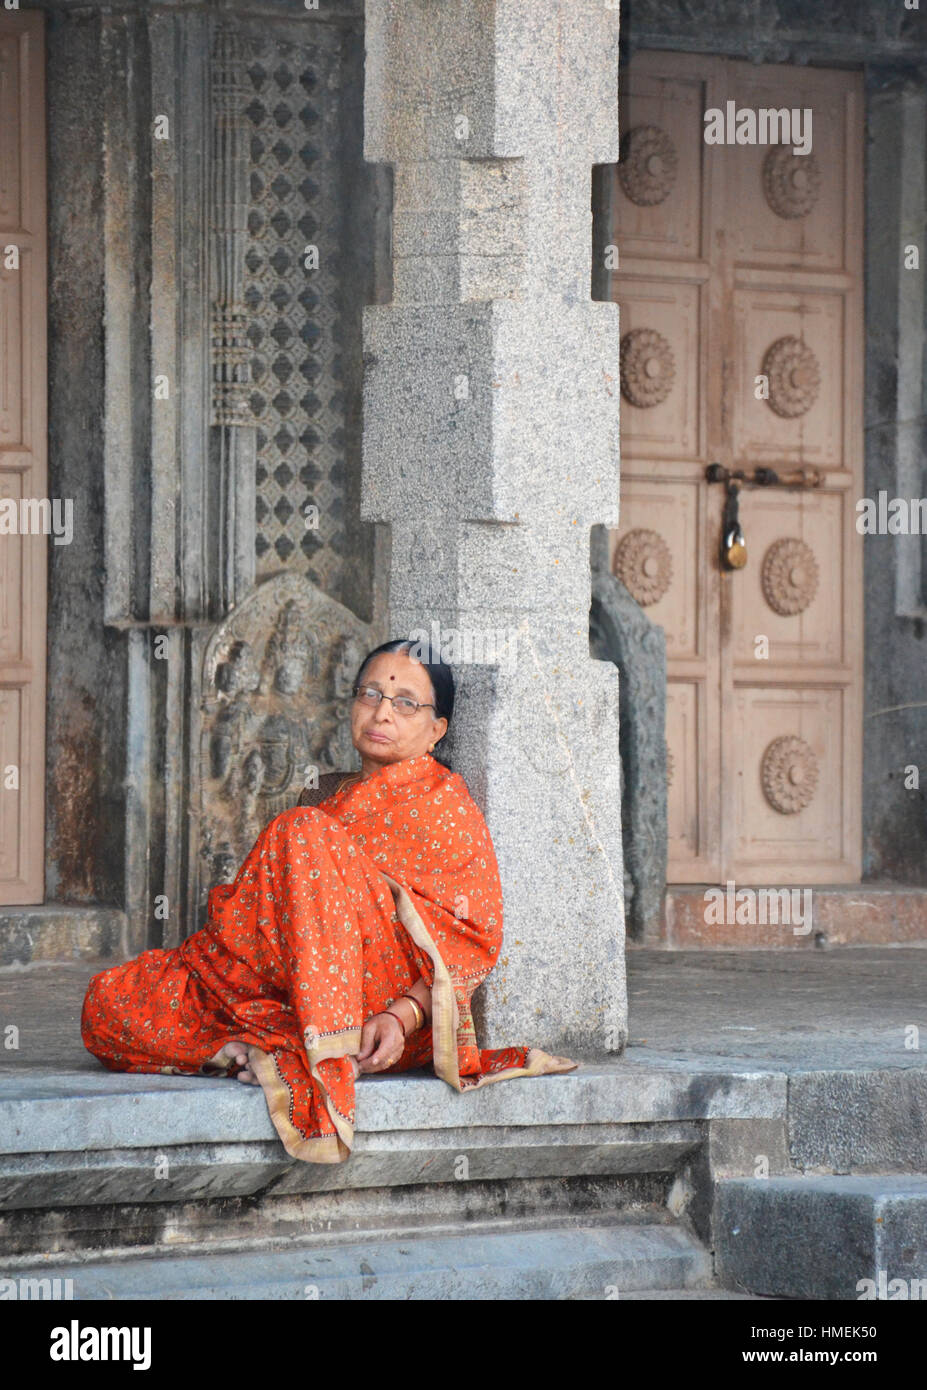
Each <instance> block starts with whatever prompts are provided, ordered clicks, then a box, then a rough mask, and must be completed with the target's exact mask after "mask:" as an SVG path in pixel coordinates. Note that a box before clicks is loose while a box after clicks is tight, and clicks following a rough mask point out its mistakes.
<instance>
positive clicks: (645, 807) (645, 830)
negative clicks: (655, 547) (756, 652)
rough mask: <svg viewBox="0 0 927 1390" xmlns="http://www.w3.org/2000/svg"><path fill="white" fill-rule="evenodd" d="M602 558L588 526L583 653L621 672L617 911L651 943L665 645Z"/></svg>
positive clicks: (661, 855)
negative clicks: (621, 872)
mask: <svg viewBox="0 0 927 1390" xmlns="http://www.w3.org/2000/svg"><path fill="white" fill-rule="evenodd" d="M608 551H609V540H608V529H607V527H605V526H593V528H592V550H591V558H592V606H591V608H590V613H589V651H590V654H591V655H592V656H594V657H597V658H598V659H599V660H600V661H613V662H614V663H615V665H616V666H617V667H618V669H619V671H620V673H621V684H620V733H619V751H620V754H621V769H622V797H621V825H622V834H623V840H624V866H625V880H624V896H625V912H626V916H627V922H628V932H629V935H630V936H631V937H632V938H633V939H634V940H637V941H641V940H656V939H657V938H658V936H659V934H660V930H661V926H662V910H663V891H664V889H665V887H666V860H667V822H666V786H667V745H666V734H665V729H666V638H665V636H664V633H663V629H662V628H661V627H658V626H657V625H656V623H652V622H651V621H650V619H649V618H648V617H647V615H646V613H644V611H643V609H642V608H641V607H640V606H639V605H638V604H637V603H636V602H635V600H634V599H633V598H632V597H631V595H630V594H629V593H628V590H627V589H626V588H625V586H624V584H623V583H622V582H621V580H620V579H618V578H617V577H616V576H615V575H613V574H612V573H611V571H610V568H609V559H608ZM616 814H617V808H616Z"/></svg>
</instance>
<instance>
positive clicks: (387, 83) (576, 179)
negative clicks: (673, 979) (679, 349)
mask: <svg viewBox="0 0 927 1390" xmlns="http://www.w3.org/2000/svg"><path fill="white" fill-rule="evenodd" d="M617 78H618V13H617V10H616V9H613V8H610V7H608V6H606V5H605V4H604V3H603V0H549V3H544V4H539V3H538V0H443V3H441V4H440V5H436V4H434V3H433V0H367V80H366V93H365V155H366V157H367V159H369V160H371V161H380V162H385V163H390V164H392V165H393V167H394V190H395V195H394V196H395V204H394V216H393V260H394V264H393V270H394V299H393V303H392V304H390V305H375V306H371V307H369V308H368V309H367V310H366V312H365V320H364V345H365V364H366V379H365V395H364V479H363V507H364V511H363V515H364V516H365V518H367V519H370V520H376V521H384V522H388V523H389V524H390V526H391V532H392V547H391V562H390V564H391V568H390V618H391V622H390V628H391V632H392V634H393V635H409V634H410V633H414V632H416V631H418V630H421V629H425V630H426V631H427V632H428V633H429V635H430V634H431V633H432V631H433V629H432V624H435V625H436V627H435V628H434V632H435V633H436V634H437V635H439V636H440V638H441V640H442V642H443V644H444V650H443V654H444V655H445V657H446V659H449V660H450V661H451V662H452V664H454V665H455V667H456V670H457V673H458V675H459V678H460V680H459V689H460V694H459V703H458V709H457V712H456V714H455V719H454V727H453V738H452V740H451V742H450V752H451V760H452V765H453V767H454V769H455V770H456V771H459V772H460V773H461V775H462V776H463V777H464V778H465V779H466V781H467V783H468V785H469V786H470V789H471V791H472V792H473V794H474V795H475V796H476V798H477V800H478V801H479V802H480V804H481V805H482V807H483V809H484V811H485V814H486V817H487V820H488V823H489V827H490V830H491V832H492V835H493V840H494V843H495V847H496V851H497V855H498V859H499V865H500V871H501V875H502V882H503V888H504V893H505V942H504V945H503V949H502V953H501V956H500V959H499V962H498V964H497V966H496V969H495V970H494V972H493V974H492V976H491V977H490V980H489V982H488V983H487V986H486V987H485V989H484V990H483V991H481V995H482V1010H481V1014H480V1013H479V1012H478V1017H477V1022H478V1026H479V1027H480V1037H481V1042H482V1043H483V1044H484V1045H487V1046H497V1045H502V1044H505V1043H507V1042H511V1043H518V1042H536V1043H538V1044H540V1045H541V1046H544V1047H548V1048H553V1049H555V1050H562V1051H566V1050H569V1049H573V1050H574V1051H579V1052H585V1053H587V1054H588V1053H590V1052H596V1051H620V1050H621V1049H622V1048H623V1046H624V1043H625V1039H626V1003H625V979H624V955H623V947H624V909H623V899H622V857H621V830H620V824H621V818H620V766H619V751H618V674H617V671H616V670H615V668H614V667H613V666H612V665H611V664H610V663H606V662H599V661H595V660H593V659H591V658H590V655H589V608H590V589H591V576H590V529H591V527H592V526H593V525H594V524H596V523H605V524H607V525H615V524H617V521H618V401H619V387H618V376H619V373H618V310H617V307H616V306H615V305H614V304H610V303H603V302H593V301H592V300H591V298H590V281H591V243H592V231H591V213H590V189H591V174H592V166H593V165H594V164H596V163H608V162H614V161H615V160H617V158H618V105H617V97H618V91H617ZM478 999H479V996H478Z"/></svg>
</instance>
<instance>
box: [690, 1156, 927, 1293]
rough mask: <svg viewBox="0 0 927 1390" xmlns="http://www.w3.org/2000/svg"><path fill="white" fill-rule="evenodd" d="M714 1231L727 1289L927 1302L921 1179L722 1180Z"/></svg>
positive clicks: (926, 1192)
mask: <svg viewBox="0 0 927 1390" xmlns="http://www.w3.org/2000/svg"><path fill="white" fill-rule="evenodd" d="M923 1152H924V1151H923V1143H922V1148H921V1154H922V1159H923ZM713 1229H714V1240H715V1259H716V1264H717V1272H718V1278H719V1280H720V1282H721V1283H722V1284H724V1285H725V1286H726V1287H730V1288H742V1289H746V1290H749V1291H750V1292H752V1293H758V1294H766V1295H771V1296H775V1297H779V1298H809V1299H810V1298H814V1299H859V1298H860V1297H861V1296H862V1295H864V1294H868V1295H869V1296H871V1297H873V1298H881V1299H886V1298H888V1299H891V1298H898V1299H904V1298H909V1299H910V1298H916V1299H920V1300H924V1299H927V1176H925V1175H915V1174H905V1175H899V1174H893V1175H891V1176H879V1175H875V1176H873V1175H866V1176H859V1175H852V1176H823V1177H818V1176H814V1177H777V1178H765V1179H761V1178H724V1179H722V1180H721V1181H719V1182H718V1184H717V1186H716V1189H715V1210H714V1227H713ZM863 1281H870V1282H869V1283H864V1282H863ZM896 1281H897V1282H896Z"/></svg>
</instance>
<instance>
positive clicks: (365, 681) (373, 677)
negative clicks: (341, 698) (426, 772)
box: [351, 651, 447, 775]
mask: <svg viewBox="0 0 927 1390" xmlns="http://www.w3.org/2000/svg"><path fill="white" fill-rule="evenodd" d="M360 683H361V685H372V686H375V687H376V688H377V689H378V690H382V691H383V693H384V695H408V696H409V698H410V699H412V700H420V701H422V702H424V703H425V704H427V706H428V707H427V709H420V710H418V711H417V712H416V713H415V714H413V715H411V716H410V717H409V718H406V717H405V716H403V715H401V714H394V712H393V706H392V702H391V701H390V700H381V701H380V703H379V704H378V705H377V706H376V707H373V706H371V705H364V704H362V703H361V702H360V701H359V700H354V702H353V704H352V705H351V739H352V741H353V743H354V747H355V748H356V749H357V751H358V753H360V755H361V762H362V764H363V770H364V773H365V775H368V774H370V773H371V772H375V771H376V769H377V768H378V767H384V766H385V765H386V764H387V763H398V762H401V761H402V760H403V759H404V758H418V757H420V756H421V754H422V753H427V752H428V751H429V749H430V747H431V745H432V744H433V743H437V742H438V740H439V739H440V738H443V737H444V734H445V733H446V731H447V720H446V719H436V718H435V712H434V709H433V708H432V704H431V702H432V701H433V700H434V691H433V690H432V688H431V677H430V676H429V674H428V671H427V669H426V668H425V667H424V666H423V665H422V663H421V662H420V661H414V660H413V659H412V658H411V657H410V656H409V653H408V652H404V651H402V652H381V653H380V655H379V656H375V657H374V658H373V660H372V661H371V662H370V664H369V666H368V667H367V669H366V671H365V672H364V674H363V676H362V677H361V682H360Z"/></svg>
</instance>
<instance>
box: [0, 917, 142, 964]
mask: <svg viewBox="0 0 927 1390" xmlns="http://www.w3.org/2000/svg"><path fill="white" fill-rule="evenodd" d="M125 945H126V915H125V913H124V912H123V911H122V910H121V909H120V908H117V907H62V906H59V905H57V904H54V903H49V904H48V906H46V907H18V908H6V909H4V910H3V911H0V968H2V967H4V966H15V965H29V964H30V963H35V964H39V963H43V962H46V961H70V960H99V959H106V958H107V957H109V958H115V957H116V956H118V955H120V954H121V953H122V952H123V951H124V949H125Z"/></svg>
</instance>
